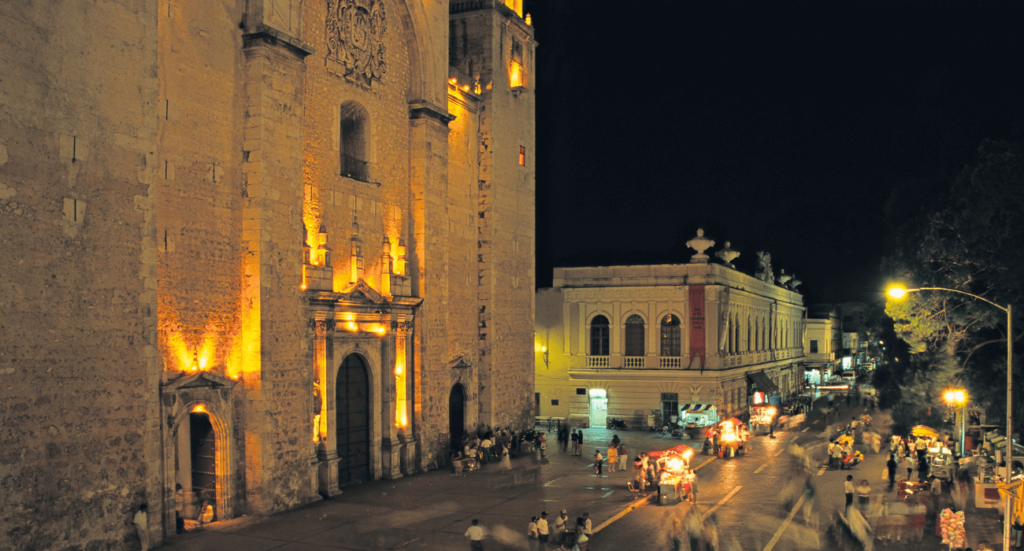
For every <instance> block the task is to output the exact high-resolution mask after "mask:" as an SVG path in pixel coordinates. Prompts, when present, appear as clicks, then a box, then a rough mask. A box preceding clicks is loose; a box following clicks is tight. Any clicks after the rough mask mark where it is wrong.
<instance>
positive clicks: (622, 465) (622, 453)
mask: <svg viewBox="0 0 1024 551" xmlns="http://www.w3.org/2000/svg"><path fill="white" fill-rule="evenodd" d="M628 463H629V448H628V447H626V443H625V442H623V443H621V444H619V470H620V471H622V472H626V469H628V468H629V467H628Z"/></svg>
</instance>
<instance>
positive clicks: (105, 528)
mask: <svg viewBox="0 0 1024 551" xmlns="http://www.w3.org/2000/svg"><path fill="white" fill-rule="evenodd" d="M330 4H333V5H334V6H335V7H338V3H336V2H328V1H327V0H322V1H321V0H314V1H306V2H300V1H299V0H249V1H248V2H246V1H242V0H218V1H214V2H210V1H207V0H181V1H178V0H176V1H174V2H167V1H166V0H134V1H130V0H125V1H120V2H110V3H103V4H102V5H98V4H95V3H93V2H89V1H85V0H82V1H76V2H69V3H53V5H52V6H51V5H50V4H49V3H45V2H44V3H43V4H38V3H33V4H26V5H22V3H15V4H13V5H12V6H11V9H10V10H8V11H6V12H5V13H4V15H3V16H2V17H0V30H2V31H3V32H2V33H0V36H2V38H0V42H2V43H3V45H4V47H5V48H6V51H7V52H9V54H10V55H8V56H5V57H4V59H3V60H2V61H0V70H2V71H3V74H4V75H5V79H4V81H3V87H2V89H0V98H2V100H0V235H2V236H3V237H2V239H0V255H2V256H3V258H4V259H5V260H4V267H5V270H4V272H5V277H4V281H5V283H4V285H3V286H2V287H0V302H2V303H3V305H4V306H3V307H2V309H0V334H3V335H4V338H3V342H2V343H0V389H2V390H0V420H2V422H3V426H4V427H5V432H4V434H3V436H2V438H0V483H2V484H3V495H4V500H3V501H2V505H0V547H7V546H10V547H12V548H18V549H22V548H25V549H28V548H40V549H42V548H53V547H71V548H74V547H76V546H78V547H82V548H121V547H123V546H124V545H125V543H124V542H131V543H134V541H135V539H134V538H135V536H134V534H132V533H131V532H132V529H131V528H130V522H129V520H130V518H131V515H132V513H133V512H134V510H135V508H136V507H137V506H138V504H139V503H141V502H143V501H145V502H148V504H149V510H150V513H149V518H150V521H149V524H150V532H151V537H152V539H153V540H154V541H155V542H159V541H160V540H161V538H163V537H164V536H165V535H169V534H173V532H174V516H175V513H174V507H175V499H174V485H175V483H181V484H182V485H183V486H184V487H185V489H186V490H195V491H194V492H192V491H190V492H189V495H195V496H196V499H197V500H198V499H199V498H200V495H202V497H203V498H205V499H209V500H211V504H214V505H215V506H214V509H215V512H216V517H217V518H218V519H223V518H229V517H234V516H238V515H241V514H267V513H273V512H277V511H281V510H285V509H289V508H293V507H296V506H299V505H302V504H305V503H309V502H310V501H314V500H317V499H320V498H321V496H323V495H332V494H333V493H336V492H337V491H338V487H339V484H341V483H342V481H341V480H340V479H339V464H342V465H343V464H344V463H345V461H347V460H348V459H347V458H346V457H344V454H343V453H339V449H338V447H337V443H336V440H337V435H338V425H339V419H340V417H339V415H338V407H337V406H338V404H337V400H338V396H339V395H340V394H339V390H338V388H337V384H336V383H337V381H338V372H339V368H340V367H341V366H342V365H343V363H344V361H345V360H346V358H348V357H349V355H350V354H356V355H358V357H359V358H361V360H362V362H363V363H364V364H365V366H366V367H365V375H366V377H368V379H367V382H366V389H367V390H366V394H367V395H366V396H365V399H366V404H365V405H366V408H367V411H368V412H369V413H368V414H367V415H368V418H367V420H366V421H364V423H365V427H364V428H365V432H366V446H367V449H366V450H365V459H366V466H365V469H366V476H367V477H368V478H384V477H387V478H394V477H399V476H403V475H406V474H412V473H415V472H418V471H421V470H422V469H424V468H425V467H426V466H427V465H430V464H432V463H433V462H435V461H436V460H439V459H440V460H442V461H443V459H444V458H445V457H446V455H447V454H446V445H447V441H448V440H447V439H448V433H449V411H448V397H449V393H450V391H451V389H452V387H453V385H456V384H459V385H462V386H463V387H464V389H465V394H466V396H467V398H466V408H465V412H466V413H465V419H464V423H465V427H466V428H475V427H476V425H477V424H482V425H492V426H498V425H500V426H509V425H513V426H525V425H527V424H528V423H530V421H531V417H532V409H531V408H532V396H533V368H532V365H531V363H530V347H531V339H532V331H533V317H532V316H533V281H534V266H533V258H534V254H533V247H534V234H533V228H534V169H533V166H534V164H533V159H534V157H535V147H534V98H533V89H532V83H533V75H534V68H535V67H534V57H533V52H534V46H535V43H534V42H533V39H532V33H533V30H532V28H531V27H529V26H527V25H526V24H525V23H524V22H523V21H522V19H521V18H520V16H519V15H517V14H516V13H514V12H513V11H512V9H509V8H506V7H505V6H504V5H503V4H502V3H500V2H496V3H492V2H484V3H482V4H476V3H474V4H472V5H463V4H460V3H453V4H452V6H451V10H449V6H448V3H444V2H442V3H437V2H418V1H415V0H379V1H376V2H342V4H343V5H342V6H341V8H345V9H348V10H355V11H356V12H359V11H360V10H363V9H364V8H365V7H366V6H371V7H373V8H374V10H375V11H374V12H373V13H372V14H368V13H367V14H363V13H361V12H360V13H355V12H353V13H351V14H349V15H351V16H352V18H351V19H349V20H348V21H349V24H351V25H352V26H351V27H349V28H347V29H346V30H345V32H344V36H345V37H346V39H347V40H349V42H350V44H349V45H350V46H351V47H352V48H354V49H355V50H358V53H359V55H358V56H356V57H355V58H352V59H348V60H345V59H344V56H343V53H344V52H343V51H342V50H341V49H338V48H332V47H330V46H329V43H328V36H329V35H331V34H332V33H331V29H330V28H329V24H330V21H335V22H337V21H338V20H339V17H340V16H339V15H338V12H334V14H333V15H332V16H331V17H329V16H328V15H329V14H328V6H329V5H330ZM456 6H459V7H456ZM514 7H515V6H513V8H514ZM247 10H248V11H247ZM449 11H451V13H449ZM367 15H369V16H370V18H369V19H366V16H367ZM367 24H373V25H386V30H385V29H380V28H377V29H376V31H379V32H374V33H371V34H373V36H372V37H371V38H372V40H370V41H369V42H362V38H360V36H361V35H360V30H361V29H362V30H366V27H365V25H367ZM450 29H452V31H450ZM449 32H455V33H462V34H460V35H459V40H458V41H453V42H451V43H452V44H456V43H458V44H460V45H464V46H460V48H464V49H463V50H460V51H454V52H449V51H448V48H449V43H450V42H449ZM339 33H340V31H339ZM339 33H334V34H333V36H336V37H337V36H341V34H339ZM55 36H59V37H61V38H60V40H53V37H55ZM513 38H515V40H517V41H518V45H519V47H521V48H523V63H522V76H521V78H522V84H523V86H520V87H517V88H516V89H514V90H513V89H512V88H511V87H510V86H509V80H508V79H509V60H510V55H511V52H512V48H513V42H512V39H513ZM378 53H379V55H381V56H383V59H380V58H374V57H373V55H376V54H378ZM329 57H330V58H331V59H333V60H334V61H333V62H331V63H329V59H328V58H329ZM350 69H351V70H350ZM363 69H366V70H364V71H363V72H361V73H360V70H363ZM449 79H455V82H454V83H452V82H451V81H450V80H449ZM521 146H522V147H523V148H524V150H525V152H526V153H525V156H524V166H521V165H520V163H519V159H520V157H519V153H520V147H521ZM86 207H88V208H86ZM357 218H358V222H359V226H360V230H359V237H360V240H361V243H362V245H361V247H362V251H361V255H359V256H358V260H359V262H360V263H361V266H357V268H359V269H357V270H353V269H352V268H353V266H352V261H353V258H356V257H354V256H353V255H350V254H348V253H349V251H348V250H347V249H348V244H349V243H350V238H351V237H352V235H351V233H350V228H352V226H353V223H354V222H355V220H356V219H357ZM321 226H322V227H323V228H324V229H325V233H324V234H323V235H324V236H325V237H326V236H327V235H330V240H331V241H330V243H331V246H332V248H333V251H332V253H333V254H330V255H329V256H330V258H329V259H325V257H326V256H328V255H327V254H325V251H327V250H328V249H327V248H325V247H320V246H319V245H320V240H321V233H320V231H319V230H320V228H321ZM303 229H305V230H306V231H305V238H304V241H305V242H303V239H300V238H301V237H302V236H303ZM385 243H390V244H391V247H390V248H391V253H390V258H391V263H392V266H394V273H393V274H388V273H387V270H386V269H384V270H382V267H385V266H387V264H388V258H387V257H386V256H385V254H384V244H385ZM304 251H305V252H304ZM304 254H305V255H306V256H307V257H308V258H307V260H308V262H304V258H303V257H304ZM382 272H383V273H382ZM352 273H356V274H360V273H361V274H362V275H361V277H360V278H359V280H358V281H357V282H356V283H355V284H353V283H352V282H351V278H350V275H351V274H352ZM382 276H383V277H386V278H387V282H388V285H383V284H382V283H381V281H382V280H381V278H382ZM399 355H402V357H401V358H399ZM454 360H458V365H459V367H458V368H452V367H450V365H451V364H452V362H453V361H454ZM399 366H401V369H399ZM396 383H397V384H398V385H404V387H403V388H397V387H396ZM346 388H347V387H346ZM353 392H355V391H353ZM356 394H358V392H356ZM403 404H404V407H403ZM205 427H210V429H209V430H210V432H209V437H208V439H207V440H204V442H207V443H206V444H204V445H206V446H208V447H209V454H206V452H200V451H197V450H200V446H199V444H196V443H194V442H192V441H191V440H190V439H192V438H193V437H194V438H199V436H200V433H202V432H203V431H205V430H207V429H206V428H205ZM204 434H205V433H204ZM203 449H206V448H203ZM207 457H208V459H207ZM203 461H209V464H206V463H203V465H206V466H205V467H202V470H205V471H208V472H209V474H208V475H202V476H208V477H209V478H208V481H209V484H210V486H209V490H208V491H207V492H206V493H205V494H201V493H200V492H199V491H198V488H199V486H201V485H202V484H205V483H206V482H203V480H207V479H203V478H202V476H199V475H197V474H196V473H195V472H193V471H198V470H201V469H200V468H199V467H196V465H199V464H200V463H202V462H203ZM188 465H192V466H193V467H192V470H189V468H188ZM205 471H204V472H205ZM193 484H195V485H196V488H193V487H192V486H193ZM214 502H215V503H214ZM197 507H198V503H189V504H188V506H187V507H186V511H193V510H195V509H196V508H197Z"/></svg>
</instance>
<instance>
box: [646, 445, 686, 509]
mask: <svg viewBox="0 0 1024 551" xmlns="http://www.w3.org/2000/svg"><path fill="white" fill-rule="evenodd" d="M647 456H648V457H649V458H650V460H651V461H653V462H654V465H655V472H656V473H657V476H658V503H659V504H661V505H669V504H672V503H677V502H679V501H680V500H682V499H683V498H684V497H686V492H685V491H684V488H685V486H686V477H687V475H688V474H689V472H690V458H692V457H693V448H691V447H689V446H686V445H683V444H680V445H678V446H675V447H672V448H669V449H667V450H662V451H653V452H650V453H648V454H647Z"/></svg>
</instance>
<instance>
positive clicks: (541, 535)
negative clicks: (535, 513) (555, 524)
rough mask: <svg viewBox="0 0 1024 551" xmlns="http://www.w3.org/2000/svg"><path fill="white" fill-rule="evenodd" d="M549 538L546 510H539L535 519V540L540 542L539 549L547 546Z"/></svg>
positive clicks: (541, 549)
mask: <svg viewBox="0 0 1024 551" xmlns="http://www.w3.org/2000/svg"><path fill="white" fill-rule="evenodd" d="M550 538H551V530H550V529H548V512H547V511H541V513H540V518H539V519H537V541H538V542H539V544H540V551H544V550H545V549H547V548H548V539H550Z"/></svg>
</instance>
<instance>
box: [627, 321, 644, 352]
mask: <svg viewBox="0 0 1024 551" xmlns="http://www.w3.org/2000/svg"><path fill="white" fill-rule="evenodd" d="M626 355H627V356H643V355H644V318H641V317H640V316H639V315H637V314H633V315H632V316H629V317H628V318H626Z"/></svg>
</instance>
